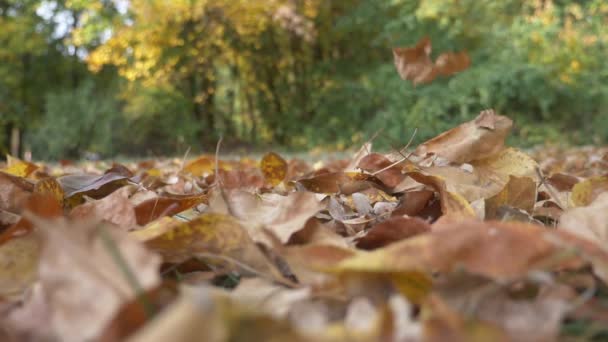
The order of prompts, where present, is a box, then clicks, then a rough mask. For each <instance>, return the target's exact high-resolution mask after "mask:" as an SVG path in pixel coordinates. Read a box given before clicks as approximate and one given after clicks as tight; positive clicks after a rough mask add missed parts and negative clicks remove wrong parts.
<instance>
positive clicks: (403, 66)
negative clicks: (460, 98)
mask: <svg viewBox="0 0 608 342" xmlns="http://www.w3.org/2000/svg"><path fill="white" fill-rule="evenodd" d="M393 57H394V62H395V67H396V68H397V71H398V72H399V75H400V76H401V78H402V79H404V80H408V81H412V83H413V84H414V85H416V84H423V83H429V82H432V81H433V80H434V79H435V78H437V76H450V75H452V74H455V73H457V72H460V71H463V70H465V69H467V68H468V67H469V65H470V64H471V60H470V58H469V56H468V54H467V53H466V52H458V53H452V52H448V53H443V54H441V55H440V56H439V57H438V58H437V60H436V61H435V63H433V61H431V40H430V39H429V38H428V37H424V38H422V39H421V40H420V41H419V42H418V44H416V46H414V47H407V48H394V49H393Z"/></svg>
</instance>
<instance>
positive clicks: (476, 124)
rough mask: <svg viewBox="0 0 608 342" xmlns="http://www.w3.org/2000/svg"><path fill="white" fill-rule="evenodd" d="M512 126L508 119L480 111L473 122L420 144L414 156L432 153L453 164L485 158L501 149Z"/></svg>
mask: <svg viewBox="0 0 608 342" xmlns="http://www.w3.org/2000/svg"><path fill="white" fill-rule="evenodd" d="M512 126H513V121H512V120H511V119H509V118H508V117H506V116H502V115H497V114H496V113H494V111H493V110H484V111H482V112H481V113H480V114H479V116H477V118H475V119H474V120H472V121H469V122H466V123H463V124H461V125H460V126H458V127H455V128H452V129H451V130H449V131H447V132H444V133H442V134H440V135H438V136H436V137H435V138H433V139H431V140H428V141H426V142H424V143H422V144H421V145H419V146H418V148H417V149H416V153H417V154H418V155H425V154H427V153H434V154H436V155H438V156H440V157H443V158H446V159H447V160H449V161H451V162H454V163H468V162H471V161H473V160H479V159H483V158H487V157H490V156H492V155H494V154H496V153H497V152H499V151H500V150H502V149H503V147H504V141H505V138H506V137H507V135H508V134H509V132H510V131H511V127H512Z"/></svg>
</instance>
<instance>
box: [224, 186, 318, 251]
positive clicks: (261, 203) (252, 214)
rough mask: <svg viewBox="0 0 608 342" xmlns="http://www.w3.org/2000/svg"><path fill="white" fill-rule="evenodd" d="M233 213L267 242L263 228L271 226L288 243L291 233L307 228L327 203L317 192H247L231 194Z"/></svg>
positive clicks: (229, 201)
mask: <svg viewBox="0 0 608 342" xmlns="http://www.w3.org/2000/svg"><path fill="white" fill-rule="evenodd" d="M226 196H227V198H226V199H227V201H228V204H229V207H230V211H231V214H232V215H234V216H235V217H236V218H238V219H239V220H241V221H242V222H243V223H244V224H247V228H246V229H247V231H248V232H249V234H250V235H251V237H252V238H253V239H254V240H256V241H266V240H267V239H266V238H265V233H263V231H262V229H264V228H265V229H268V230H270V231H271V232H272V233H274V234H275V235H276V236H277V238H278V239H279V240H280V241H281V242H282V243H286V242H287V241H288V240H289V238H290V237H291V235H293V234H294V233H295V232H297V231H299V230H300V229H302V228H303V227H304V225H305V224H306V221H308V219H310V218H311V217H313V216H314V215H315V214H316V213H317V212H319V211H320V210H322V209H323V208H324V207H325V206H324V205H322V204H321V202H319V200H318V199H317V197H316V196H315V194H313V193H310V192H293V193H290V194H288V195H287V196H282V195H277V194H263V195H255V194H252V193H249V192H245V191H233V192H230V193H227V195H226Z"/></svg>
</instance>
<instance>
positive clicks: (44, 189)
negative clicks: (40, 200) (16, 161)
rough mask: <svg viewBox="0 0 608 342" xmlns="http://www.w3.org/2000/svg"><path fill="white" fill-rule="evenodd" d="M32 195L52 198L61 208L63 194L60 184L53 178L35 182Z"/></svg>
mask: <svg viewBox="0 0 608 342" xmlns="http://www.w3.org/2000/svg"><path fill="white" fill-rule="evenodd" d="M34 193H36V194H41V195H49V196H52V197H53V198H55V199H56V200H57V202H58V203H59V205H60V206H62V207H63V202H64V198H65V192H64V191H63V188H62V187H61V184H59V182H58V181H57V180H56V179H55V178H53V177H47V178H43V179H41V180H39V181H38V182H36V184H35V185H34Z"/></svg>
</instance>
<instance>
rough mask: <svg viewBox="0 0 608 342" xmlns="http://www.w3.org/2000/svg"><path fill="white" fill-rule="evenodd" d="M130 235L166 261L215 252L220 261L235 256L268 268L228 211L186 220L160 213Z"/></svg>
mask: <svg viewBox="0 0 608 342" xmlns="http://www.w3.org/2000/svg"><path fill="white" fill-rule="evenodd" d="M130 235H131V236H132V237H134V238H135V239H137V240H139V241H142V242H144V243H145V244H146V245H147V246H148V247H149V248H151V249H152V250H155V251H157V252H159V253H160V254H161V255H162V256H163V258H164V259H165V261H168V262H176V263H179V262H183V261H185V260H188V259H190V258H192V257H197V256H203V257H205V258H208V257H213V256H216V257H218V256H219V257H220V258H219V259H218V260H222V261H224V263H225V262H226V261H229V260H227V259H230V261H233V260H236V261H239V262H241V263H244V264H247V265H248V266H250V267H252V268H254V269H256V270H258V271H262V272H266V271H269V268H268V263H267V261H266V258H265V256H264V255H263V254H262V252H261V251H260V250H259V249H258V248H257V246H256V245H255V244H254V242H253V241H252V240H251V238H250V237H249V235H248V234H247V232H246V231H245V230H244V229H243V227H242V226H241V225H240V224H239V222H238V221H237V220H236V219H235V218H233V217H231V216H228V215H223V214H204V215H201V216H199V217H197V218H195V219H193V220H192V221H187V222H184V221H181V220H177V219H174V218H170V217H164V218H162V219H159V220H156V221H154V222H152V223H150V224H148V225H147V226H146V227H144V228H143V229H141V230H138V231H134V232H131V233H130ZM226 257H227V258H226Z"/></svg>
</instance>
